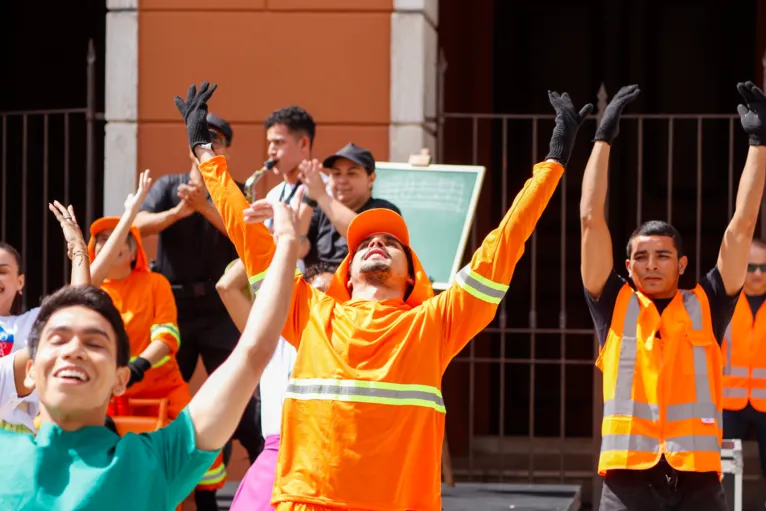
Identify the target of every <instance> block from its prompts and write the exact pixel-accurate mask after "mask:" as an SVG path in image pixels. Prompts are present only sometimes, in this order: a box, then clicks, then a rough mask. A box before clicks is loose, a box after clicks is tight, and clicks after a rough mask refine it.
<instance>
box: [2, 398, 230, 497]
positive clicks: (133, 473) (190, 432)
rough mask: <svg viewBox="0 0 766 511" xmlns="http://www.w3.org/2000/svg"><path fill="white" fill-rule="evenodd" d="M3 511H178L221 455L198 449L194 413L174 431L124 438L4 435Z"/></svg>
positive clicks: (86, 432) (101, 431) (91, 430)
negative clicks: (193, 419) (195, 437)
mask: <svg viewBox="0 0 766 511" xmlns="http://www.w3.org/2000/svg"><path fill="white" fill-rule="evenodd" d="M0 453H2V454H1V455H0V510H9V511H10V510H16V511H22V510H23V511H29V510H41V511H42V510H45V511H49V510H51V511H53V510H60V511H64V510H66V511H70V510H94V511H123V510H124V511H136V510H137V509H140V510H142V511H153V510H157V511H170V510H172V509H173V508H175V507H176V506H177V505H178V504H179V503H180V502H181V501H182V500H183V499H185V498H186V497H187V495H189V493H191V491H192V490H193V489H194V487H195V486H196V485H197V483H198V482H199V480H200V479H201V478H202V475H203V474H204V473H205V471H207V469H208V468H209V467H210V465H212V463H213V461H215V458H216V456H217V455H218V452H205V451H200V450H197V448H196V445H195V442H194V428H193V426H192V422H191V419H190V417H189V413H188V410H187V409H184V411H183V412H182V413H181V414H180V415H179V416H178V418H176V420H174V421H173V422H172V423H170V424H169V425H168V426H167V427H165V428H162V429H160V430H158V431H154V432H152V433H144V434H140V435H136V434H132V433H129V434H127V435H125V436H124V437H119V436H117V435H116V434H115V433H113V432H112V431H110V430H108V429H107V428H105V427H99V426H89V427H86V428H83V429H80V430H78V431H70V432H66V431H62V430H61V428H59V427H57V426H55V425H53V424H50V423H44V424H43V425H42V427H41V428H40V431H39V432H38V434H37V436H36V437H35V436H32V435H19V434H18V433H9V432H6V431H0Z"/></svg>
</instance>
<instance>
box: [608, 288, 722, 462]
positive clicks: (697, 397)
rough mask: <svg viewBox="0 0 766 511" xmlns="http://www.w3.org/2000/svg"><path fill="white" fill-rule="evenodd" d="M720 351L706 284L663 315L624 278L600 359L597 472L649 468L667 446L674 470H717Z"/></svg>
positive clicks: (687, 293)
mask: <svg viewBox="0 0 766 511" xmlns="http://www.w3.org/2000/svg"><path fill="white" fill-rule="evenodd" d="M657 332H659V334H660V335H659V337H657V336H656V333H657ZM721 358H722V357H721V350H720V348H719V346H718V342H717V341H716V339H715V334H714V333H713V322H712V317H711V315H710V304H709V303H708V299H707V296H706V295H705V291H704V290H703V289H702V287H700V286H699V285H697V287H695V288H694V289H693V290H690V291H688V290H683V291H678V292H677V293H676V296H675V297H674V298H673V300H672V301H671V302H670V304H668V306H667V307H666V308H665V310H664V311H663V313H662V316H660V314H659V312H658V311H657V307H655V305H654V303H653V302H652V301H651V299H649V298H648V297H646V296H645V295H643V294H642V293H640V292H638V291H635V290H633V288H631V287H630V286H629V285H628V284H625V285H624V286H623V288H622V290H621V291H620V294H619V295H618V297H617V303H616V305H615V308H614V313H613V315H612V324H611V326H610V328H609V334H608V335H607V339H606V343H605V344H604V347H603V348H602V350H601V353H600V355H599V358H598V360H597V362H596V365H597V366H598V367H599V368H600V369H601V370H602V371H603V373H604V378H603V379H604V418H603V422H602V425H601V435H602V441H601V456H600V458H599V463H598V471H599V474H601V475H604V474H605V473H606V471H607V470H614V469H632V470H643V469H648V468H651V467H653V466H654V465H655V464H657V462H658V461H659V460H660V457H661V456H662V455H663V454H664V455H665V458H666V459H667V461H668V463H669V464H670V465H671V466H672V467H673V468H675V469H676V470H683V471H690V472H718V474H719V477H720V475H721V447H720V446H721V436H722V429H721V428H722V425H721V414H722V409H721V399H722V398H721V389H722V385H721V380H722V359H721Z"/></svg>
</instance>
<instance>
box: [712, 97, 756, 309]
mask: <svg viewBox="0 0 766 511" xmlns="http://www.w3.org/2000/svg"><path fill="white" fill-rule="evenodd" d="M737 89H738V90H739V93H740V94H741V95H742V97H743V98H744V100H745V103H746V105H739V106H738V107H737V111H738V112H739V116H740V119H741V121H742V127H743V128H744V129H745V132H746V133H747V134H748V135H749V141H750V149H749V151H748V153H747V161H745V168H744V170H743V171H742V176H741V177H740V178H739V189H738V190H737V201H736V206H735V207H736V209H735V210H734V215H733V216H732V218H731V221H730V222H729V225H728V226H727V227H726V232H725V233H724V236H723V241H722V242H721V250H720V252H719V253H718V271H719V272H720V273H721V280H723V285H724V288H725V289H726V294H727V295H729V296H732V295H734V294H737V293H739V292H740V290H741V289H742V286H743V285H744V284H745V276H746V275H747V260H748V257H749V255H750V243H751V242H752V241H753V233H754V232H755V224H756V223H757V221H758V210H759V209H760V207H761V200H762V198H763V184H764V177H766V96H764V94H763V91H761V89H759V88H758V87H756V86H755V84H753V82H747V83H739V84H737Z"/></svg>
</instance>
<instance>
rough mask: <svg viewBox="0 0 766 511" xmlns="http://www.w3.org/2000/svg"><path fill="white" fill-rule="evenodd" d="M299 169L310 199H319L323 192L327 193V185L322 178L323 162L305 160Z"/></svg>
mask: <svg viewBox="0 0 766 511" xmlns="http://www.w3.org/2000/svg"><path fill="white" fill-rule="evenodd" d="M298 169H299V172H300V173H299V176H300V180H301V182H303V184H304V186H305V187H306V188H305V193H306V195H307V196H308V197H309V198H310V199H314V200H317V199H318V198H319V197H321V196H322V194H324V193H327V185H325V182H324V180H323V179H322V164H321V163H320V161H319V160H317V159H314V160H303V162H302V163H301V164H300V165H299V166H298Z"/></svg>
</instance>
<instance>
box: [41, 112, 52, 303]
mask: <svg viewBox="0 0 766 511" xmlns="http://www.w3.org/2000/svg"><path fill="white" fill-rule="evenodd" d="M49 200H50V195H49V190H48V114H45V115H43V204H42V206H43V211H45V213H43V295H47V294H48V216H49V213H48V211H47V209H48V201H49Z"/></svg>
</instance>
